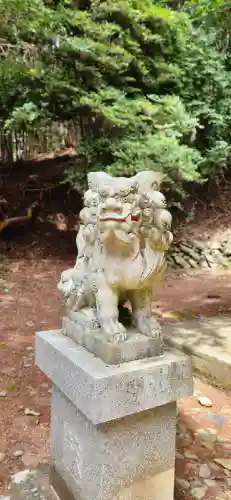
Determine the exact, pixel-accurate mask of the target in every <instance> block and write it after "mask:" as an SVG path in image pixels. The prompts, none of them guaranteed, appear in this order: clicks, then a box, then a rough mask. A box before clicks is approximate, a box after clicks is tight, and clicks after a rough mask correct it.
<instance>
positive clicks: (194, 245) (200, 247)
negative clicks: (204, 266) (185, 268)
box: [189, 240, 206, 252]
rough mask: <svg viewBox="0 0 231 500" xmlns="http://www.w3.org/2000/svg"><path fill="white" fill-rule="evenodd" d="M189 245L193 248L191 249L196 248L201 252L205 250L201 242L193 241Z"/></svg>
mask: <svg viewBox="0 0 231 500" xmlns="http://www.w3.org/2000/svg"><path fill="white" fill-rule="evenodd" d="M189 243H191V245H192V246H193V248H197V249H198V250H200V251H201V252H203V251H204V249H205V248H206V245H205V244H204V243H202V242H201V241H198V240H193V241H190V242H189Z"/></svg>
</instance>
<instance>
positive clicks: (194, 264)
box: [188, 257, 198, 269]
mask: <svg viewBox="0 0 231 500" xmlns="http://www.w3.org/2000/svg"><path fill="white" fill-rule="evenodd" d="M188 262H189V264H190V266H191V267H192V268H193V269H196V268H197V267H198V262H197V261H195V260H194V259H192V258H191V257H190V258H189V259H188Z"/></svg>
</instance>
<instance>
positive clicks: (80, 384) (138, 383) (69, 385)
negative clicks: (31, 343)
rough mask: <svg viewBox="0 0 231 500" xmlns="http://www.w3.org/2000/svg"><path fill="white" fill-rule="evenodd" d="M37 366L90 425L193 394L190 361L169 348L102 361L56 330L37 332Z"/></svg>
mask: <svg viewBox="0 0 231 500" xmlns="http://www.w3.org/2000/svg"><path fill="white" fill-rule="evenodd" d="M36 364H37V365H38V366H39V368H41V370H43V372H45V373H46V375H47V376H48V377H49V378H50V379H51V381H52V382H53V384H55V385H56V386H57V387H58V388H59V389H60V390H61V392H63V394H65V396H67V398H68V399H69V400H70V401H71V402H72V404H73V405H74V406H76V407H77V408H78V409H79V410H80V411H81V412H82V413H84V415H85V416H86V417H87V418H88V419H89V420H90V421H91V422H93V423H94V424H98V423H102V422H108V421H110V420H114V419H117V418H122V417H124V416H126V415H132V414H135V413H139V412H141V411H144V410H149V409H151V408H156V407H157V406H162V405H166V404H168V403H171V402H172V401H177V400H178V399H181V398H183V397H187V396H190V395H191V394H192V373H191V361H190V359H189V358H188V356H186V355H185V354H182V353H178V352H177V351H174V350H173V349H171V348H169V349H168V350H167V351H166V352H165V353H164V355H163V356H161V357H157V358H147V359H143V360H136V361H130V362H128V363H122V364H120V365H106V364H105V363H104V362H103V361H102V360H101V359H99V358H97V357H96V356H94V355H93V354H92V353H90V352H88V351H87V350H86V349H84V348H83V347H82V346H79V345H78V344H76V343H75V342H74V341H73V340H71V339H69V338H68V337H66V336H64V335H63V334H62V333H61V331H60V330H55V331H48V332H41V333H38V334H37V336H36Z"/></svg>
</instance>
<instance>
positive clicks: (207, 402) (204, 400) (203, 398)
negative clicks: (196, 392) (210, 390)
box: [197, 396, 213, 408]
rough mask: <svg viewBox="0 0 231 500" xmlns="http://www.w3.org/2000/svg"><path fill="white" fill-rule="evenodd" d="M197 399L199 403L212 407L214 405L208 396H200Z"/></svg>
mask: <svg viewBox="0 0 231 500" xmlns="http://www.w3.org/2000/svg"><path fill="white" fill-rule="evenodd" d="M197 401H198V403H200V405H201V406H206V407H207V408H211V406H213V403H212V401H211V400H210V399H209V398H207V397H206V396H199V397H198V398H197Z"/></svg>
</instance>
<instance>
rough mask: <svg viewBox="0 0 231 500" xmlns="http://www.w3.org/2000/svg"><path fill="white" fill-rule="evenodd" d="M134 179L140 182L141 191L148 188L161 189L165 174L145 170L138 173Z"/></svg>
mask: <svg viewBox="0 0 231 500" xmlns="http://www.w3.org/2000/svg"><path fill="white" fill-rule="evenodd" d="M133 179H134V180H135V181H136V182H138V184H139V188H140V190H141V191H142V190H143V189H144V188H145V189H146V188H147V187H148V188H149V189H159V188H160V186H161V183H162V181H163V179H164V174H162V172H153V170H144V171H142V172H138V174H136V175H135V176H134V177H133Z"/></svg>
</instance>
